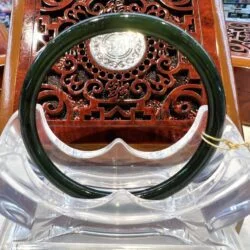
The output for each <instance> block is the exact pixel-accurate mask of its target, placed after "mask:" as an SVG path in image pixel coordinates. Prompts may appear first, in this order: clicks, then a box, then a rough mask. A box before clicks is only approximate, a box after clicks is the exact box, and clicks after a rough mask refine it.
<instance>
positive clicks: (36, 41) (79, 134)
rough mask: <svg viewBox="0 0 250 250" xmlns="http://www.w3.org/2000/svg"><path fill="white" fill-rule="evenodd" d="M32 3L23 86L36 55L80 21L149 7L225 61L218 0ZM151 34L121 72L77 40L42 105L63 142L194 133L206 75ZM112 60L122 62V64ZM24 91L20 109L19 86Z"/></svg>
mask: <svg viewBox="0 0 250 250" xmlns="http://www.w3.org/2000/svg"><path fill="white" fill-rule="evenodd" d="M27 2H28V3H29V4H27V6H28V7H27V6H26V7H27V10H26V17H25V24H24V27H26V29H25V30H24V37H25V36H26V37H27V36H29V39H30V40H32V39H33V43H32V44H31V45H30V47H29V48H30V49H29V50H27V48H26V49H24V48H21V56H20V66H19V70H18V75H19V78H18V82H17V89H20V86H21V85H22V80H23V78H24V74H25V72H26V71H27V68H28V67H29V65H30V63H31V61H32V58H34V57H35V56H36V54H37V53H38V51H40V50H41V48H42V47H43V46H45V45H46V43H47V42H48V41H50V40H51V39H52V38H53V37H55V36H56V35H58V34H59V33H60V32H61V31H63V30H65V29H66V28H67V27H69V26H71V25H73V24H75V23H77V22H79V21H80V20H84V19H86V18H89V17H92V16H96V15H101V14H104V13H112V12H124V11H126V12H141V13H145V14H149V15H155V16H158V17H160V18H163V19H164V20H167V21H170V22H172V23H174V24H176V25H178V26H179V27H181V28H182V29H184V30H186V31H187V32H189V33H190V34H191V35H192V36H193V37H194V38H195V39H197V40H198V41H199V42H200V43H202V44H203V46H204V47H205V49H206V50H207V51H208V52H209V53H210V55H211V56H212V57H213V59H214V60H215V62H216V64H217V66H218V65H219V64H218V57H217V54H216V41H215V39H214V37H213V36H212V35H211V34H212V33H213V34H214V21H213V17H212V15H211V8H212V7H211V6H212V4H211V1H210V0H208V1H205V2H204V3H202V4H201V3H200V2H199V1H197V0H155V1H152V0H118V1H113V0H110V1H104V0H64V1H56V0H37V1H31V0H27ZM34 16H35V19H34ZM31 29H33V35H32V36H31V35H30V33H29V32H30V30H31ZM144 39H145V41H144V42H145V45H146V51H145V53H144V54H143V56H142V57H141V59H140V61H139V62H137V63H136V64H135V65H133V66H132V67H130V68H127V69H123V68H122V67H123V66H122V65H121V64H119V65H118V64H117V65H116V67H118V68H119V67H121V68H120V70H116V69H115V68H112V69H110V68H108V67H103V65H102V64H101V63H100V62H97V61H96V58H95V57H94V55H93V53H92V52H91V46H90V43H91V41H83V42H82V43H80V44H78V45H76V46H75V47H74V48H72V49H71V50H70V51H68V52H67V53H66V55H65V56H64V57H63V58H61V59H60V60H59V61H58V62H57V63H56V64H55V65H54V66H53V68H52V69H51V71H50V72H49V73H48V75H47V76H46V78H45V79H44V84H43V87H42V89H41V93H40V95H39V102H40V103H41V104H43V107H44V109H45V112H46V117H47V119H48V122H49V124H50V126H51V128H52V130H53V131H54V132H55V133H56V134H57V135H58V136H59V137H60V138H61V139H63V140H64V141H66V142H79V141H85V142H86V141H91V142H107V141H110V140H112V139H114V138H115V137H122V138H124V139H125V140H126V141H128V142H131V143H140V142H150V143H151V142H152V143H153V142H157V143H159V142H168V143H169V142H175V141H176V140H178V139H179V138H180V137H182V136H183V135H184V134H185V133H186V132H187V130H188V129H189V128H190V126H191V125H192V123H193V121H194V118H195V116H196V114H197V110H198V108H199V106H200V105H202V104H205V103H206V96H205V93H204V90H203V86H202V83H201V81H200V78H199V76H198V74H197V73H196V71H195V70H194V69H193V67H192V66H191V65H190V63H189V62H188V61H187V60H186V58H185V57H183V56H182V55H181V53H179V51H177V50H176V49H175V48H174V47H172V46H170V45H168V44H166V43H165V42H163V41H160V40H157V39H155V38H153V37H145V38H144ZM26 41H27V39H24V41H23V44H25V42H26ZM113 47H117V45H115V43H113ZM119 63H121V62H119ZM109 64H112V65H113V66H112V67H114V62H112V61H111V62H109ZM118 68H117V69H118ZM16 95H17V98H15V102H16V106H17V104H18V91H17V93H16ZM72 131H73V132H72ZM93 134H97V136H95V137H93Z"/></svg>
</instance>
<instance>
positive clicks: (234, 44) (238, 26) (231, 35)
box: [227, 22, 250, 58]
mask: <svg viewBox="0 0 250 250" xmlns="http://www.w3.org/2000/svg"><path fill="white" fill-rule="evenodd" d="M227 32H228V39H229V45H230V49H231V52H232V54H233V55H236V56H242V57H249V58H250V24H249V23H233V22H228V23H227Z"/></svg>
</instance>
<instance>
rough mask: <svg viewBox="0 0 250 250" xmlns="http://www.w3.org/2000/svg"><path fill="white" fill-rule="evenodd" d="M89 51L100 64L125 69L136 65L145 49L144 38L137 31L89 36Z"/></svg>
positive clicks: (113, 68)
mask: <svg viewBox="0 0 250 250" xmlns="http://www.w3.org/2000/svg"><path fill="white" fill-rule="evenodd" d="M89 46H90V53H91V56H92V57H93V59H94V60H95V61H96V63H98V64H99V65H100V66H102V67H104V68H106V69H109V70H117V71H118V70H127V69H130V68H132V67H134V66H136V65H137V64H138V63H139V62H140V61H141V60H142V58H143V56H144V54H145V51H146V40H145V38H144V36H143V35H142V34H140V33H137V32H130V31H129V32H114V33H109V34H104V35H100V36H96V37H93V38H91V40H90V45H89Z"/></svg>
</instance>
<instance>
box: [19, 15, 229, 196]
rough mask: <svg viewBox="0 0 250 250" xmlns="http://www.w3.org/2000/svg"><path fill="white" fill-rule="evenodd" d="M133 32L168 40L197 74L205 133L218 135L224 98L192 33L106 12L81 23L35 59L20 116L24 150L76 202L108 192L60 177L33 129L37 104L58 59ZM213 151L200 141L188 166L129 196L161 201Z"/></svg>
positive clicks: (186, 181)
mask: <svg viewBox="0 0 250 250" xmlns="http://www.w3.org/2000/svg"><path fill="white" fill-rule="evenodd" d="M127 30H131V31H136V32H141V33H143V34H145V35H149V36H153V37H156V38H159V39H162V40H165V41H167V42H168V43H169V44H171V45H173V46H175V48H176V49H178V50H180V51H181V53H182V54H183V55H185V56H186V57H187V58H188V60H189V61H190V63H191V64H192V65H193V66H194V67H195V69H196V70H197V72H198V73H199V74H200V77H201V80H202V82H203V84H204V86H205V89H206V93H207V97H208V108H209V111H208V122H207V127H206V131H205V132H206V133H207V134H209V135H211V136H214V137H221V134H222V130H223V124H224V119H225V96H224V90H223V87H222V83H221V79H220V76H219V74H218V72H217V70H216V67H215V65H214V63H213V62H212V60H211V59H210V57H209V56H208V54H207V53H206V52H205V50H204V49H203V48H202V47H201V45H199V44H198V43H197V42H196V41H195V40H194V39H193V38H192V37H191V36H190V35H188V34H187V33H186V32H184V31H183V30H181V29H180V28H178V27H176V26H175V25H173V24H171V23H169V22H166V21H164V20H162V19H159V18H156V17H153V16H149V15H143V14H134V13H133V14H131V13H122V14H121V13H119V14H107V15H101V16H98V17H93V18H89V19H87V20H84V21H82V22H80V23H78V24H76V25H74V26H72V27H70V28H69V29H67V30H66V31H64V32H62V33H61V34H60V35H59V36H57V37H56V38H55V39H54V40H53V41H51V42H49V43H48V45H47V46H46V47H45V49H44V50H43V51H42V52H41V53H40V54H39V55H38V56H37V58H36V59H35V61H34V63H33V64H32V66H31V68H30V69H29V71H28V73H27V76H26V79H25V81H24V85H23V89H22V95H21V99H20V107H19V115H20V122H21V133H22V138H23V141H24V144H25V146H26V149H27V151H28V153H29V155H30V157H31V159H32V160H33V161H34V163H35V164H36V165H37V166H38V167H39V168H40V170H41V172H42V173H43V174H44V175H45V177H46V178H48V180H49V181H50V182H51V183H52V184H54V185H55V186H56V187H57V188H59V189H60V190H61V191H63V192H65V193H67V194H68V195H71V196H73V197H78V198H88V199H92V198H100V197H104V196H106V195H109V194H110V193H109V192H105V191H100V190H97V189H93V188H89V187H87V186H84V185H81V184H80V183H78V182H76V181H74V180H72V179H71V178H69V177H68V176H66V175H65V174H63V173H62V172H61V171H60V170H59V169H58V168H57V167H56V166H55V165H54V164H53V162H52V161H51V160H50V159H49V157H48V155H47V154H46V152H45V150H44V148H43V146H42V144H41V142H40V139H39V136H38V133H37V127H36V119H35V115H36V112H35V111H36V102H37V97H38V93H39V91H40V87H41V84H42V81H43V79H44V77H45V74H46V72H48V71H49V69H50V68H51V67H52V66H53V65H54V63H55V62H56V61H57V59H58V58H60V57H61V56H63V55H64V53H65V52H66V51H68V50H69V49H70V48H72V47H73V46H74V45H76V44H78V43H80V42H82V41H84V40H87V39H89V38H91V37H93V36H96V35H101V34H105V33H110V32H121V31H127ZM214 152H215V149H214V148H213V147H211V146H209V145H208V144H206V143H205V142H204V141H201V143H200V145H199V147H198V149H197V151H196V152H195V153H194V154H193V156H192V157H191V159H190V160H189V162H188V163H187V164H186V165H185V166H184V167H183V168H182V169H181V170H180V171H179V172H177V173H176V174H175V175H174V176H172V177H171V178H169V179H167V180H166V181H164V182H162V183H160V184H158V185H156V186H153V187H150V188H148V189H145V190H142V191H136V192H133V194H134V195H136V196H138V197H141V198H144V199H163V198H166V197H168V196H170V195H172V194H174V193H175V192H177V191H179V190H180V189H182V188H183V187H185V186H186V185H188V184H189V183H190V182H191V181H192V179H193V178H194V177H195V176H196V175H197V173H199V172H200V171H201V170H202V169H203V167H204V166H205V165H206V163H207V162H208V161H209V159H210V158H211V157H212V155H213V153H214Z"/></svg>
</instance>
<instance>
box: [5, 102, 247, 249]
mask: <svg viewBox="0 0 250 250" xmlns="http://www.w3.org/2000/svg"><path fill="white" fill-rule="evenodd" d="M206 118H207V107H206V106H203V107H201V108H200V110H199V112H198V115H197V117H196V120H195V122H194V124H193V125H192V127H191V129H190V130H189V131H188V133H187V134H186V135H185V136H184V137H183V138H182V139H181V140H179V141H178V142H177V143H176V144H174V145H172V146H170V147H169V148H167V149H164V150H160V151H155V152H142V151H139V150H135V149H133V148H132V147H130V146H129V145H127V144H126V143H125V142H124V141H123V140H121V139H116V140H115V141H114V142H112V143H111V144H109V145H108V146H106V147H104V148H103V149H100V150H96V151H79V150H77V149H73V148H70V147H69V146H67V145H65V144H64V143H63V142H61V141H60V140H59V139H58V138H56V137H55V135H54V134H53V133H52V131H51V130H50V128H49V127H48V124H47V122H46V119H45V117H44V113H43V111H42V108H41V106H39V105H38V106H37V126H38V131H39V134H40V138H41V141H42V142H43V145H44V147H45V148H46V150H47V153H48V154H49V156H50V158H51V159H52V160H53V162H54V163H55V164H56V165H57V166H58V168H60V170H61V171H63V172H64V173H66V174H67V175H68V176H70V177H71V178H73V179H75V180H77V181H78V182H80V183H84V184H86V185H89V186H91V187H95V188H99V189H102V190H110V191H112V194H111V195H109V196H107V197H104V198H100V199H89V200H88V199H86V200H83V199H77V198H73V197H70V196H68V195H66V194H65V193H62V192H61V191H60V190H58V189H57V188H55V187H54V186H53V185H52V184H50V183H49V182H48V180H47V179H46V178H45V177H44V176H43V174H42V173H41V172H40V171H39V169H38V168H37V167H36V166H35V165H34V164H33V163H32V162H31V160H30V159H29V157H28V155H27V152H26V149H25V147H24V145H23V141H22V138H21V135H20V124H19V119H18V113H17V112H16V113H15V114H14V115H13V116H12V118H11V119H10V121H9V123H8V124H7V125H6V128H5V129H4V131H3V132H2V134H1V136H0V213H1V214H2V216H3V217H1V220H0V222H1V226H0V235H1V237H0V249H8V250H9V249H18V250H19V249H53V250H54V249H63V250H64V249H65V250H66V249H67V250H68V249H204V250H206V249H221V250H222V249H223V250H224V249H243V248H242V246H241V245H240V242H239V240H238V236H237V234H236V232H235V230H234V225H235V223H237V221H239V220H241V219H243V218H244V217H245V216H246V215H248V214H249V212H250V193H249V190H250V181H249V173H250V157H249V151H248V150H247V149H245V148H241V149H237V150H233V151H226V150H217V152H216V154H215V155H214V156H213V158H212V159H211V161H210V162H209V164H207V166H206V167H205V168H204V170H203V171H202V172H201V173H199V175H198V176H196V178H195V179H194V180H193V182H192V183H190V184H189V185H188V186H187V187H186V188H184V189H182V190H181V191H180V192H178V193H176V194H174V195H172V196H171V197H169V198H166V199H163V200H143V199H140V198H138V197H136V196H134V195H132V194H131V193H130V191H132V190H139V189H141V188H146V187H150V186H152V185H156V184H158V183H160V182H162V181H163V180H165V179H167V178H169V177H171V176H172V175H173V174H175V173H176V172H177V171H178V170H179V169H180V168H182V167H183V166H184V164H185V163H186V161H187V160H188V159H189V157H190V156H191V155H192V154H193V152H194V151H195V150H196V148H197V146H198V145H199V141H200V137H201V132H202V131H203V130H204V126H205V124H206ZM223 138H226V139H230V140H232V141H234V142H242V138H241V136H240V133H239V132H238V130H237V129H236V127H235V126H234V124H233V123H232V122H231V120H230V119H229V118H227V120H226V125H225V129H224V133H223Z"/></svg>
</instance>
